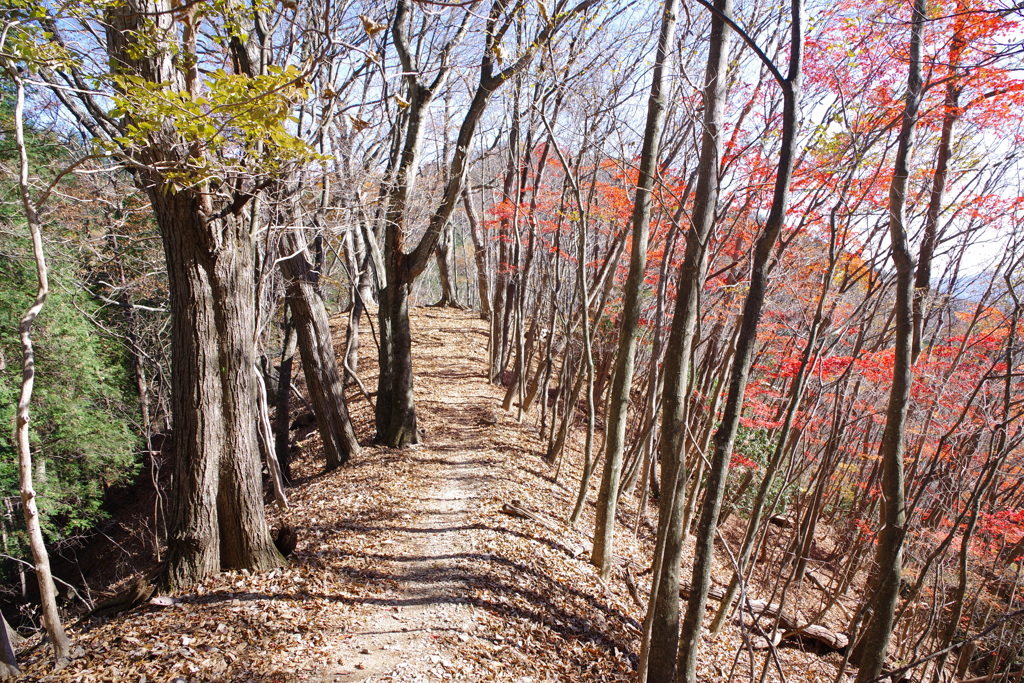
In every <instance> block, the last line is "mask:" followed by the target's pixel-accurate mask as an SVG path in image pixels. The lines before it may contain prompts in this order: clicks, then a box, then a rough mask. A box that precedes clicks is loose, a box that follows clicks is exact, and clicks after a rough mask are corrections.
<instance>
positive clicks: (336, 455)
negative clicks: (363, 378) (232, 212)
mask: <svg viewBox="0 0 1024 683" xmlns="http://www.w3.org/2000/svg"><path fill="white" fill-rule="evenodd" d="M280 251H281V253H282V254H291V257H290V258H287V259H285V260H283V261H281V271H282V273H283V274H284V276H285V291H286V296H287V298H288V308H289V309H291V312H292V324H293V325H294V326H295V330H296V332H297V333H298V345H299V353H300V355H301V356H302V370H303V373H304V374H305V377H306V388H307V389H308V390H309V399H310V402H311V403H312V404H313V413H314V414H315V415H316V422H317V428H318V429H319V430H320V436H321V438H322V440H323V445H324V457H325V459H326V461H327V469H329V470H332V469H335V468H337V467H340V466H341V465H344V464H345V463H346V462H348V460H349V458H351V457H352V456H354V455H357V454H358V453H359V443H358V442H357V441H356V434H355V430H353V428H352V421H351V419H349V414H348V404H347V403H346V401H345V387H344V385H343V384H342V381H341V373H340V372H338V360H337V357H336V356H335V353H334V341H333V336H332V335H331V327H330V323H329V322H328V320H327V309H326V308H324V302H323V299H321V298H320V293H319V292H317V289H316V280H315V273H314V270H313V268H312V266H311V265H310V263H309V261H308V260H307V259H306V239H305V236H304V235H303V233H302V231H301V230H299V229H297V228H294V229H288V230H285V232H284V234H282V235H281V246H280Z"/></svg>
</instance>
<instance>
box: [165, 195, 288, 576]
mask: <svg viewBox="0 0 1024 683" xmlns="http://www.w3.org/2000/svg"><path fill="white" fill-rule="evenodd" d="M151 187H152V188H153V189H151V191H150V193H149V195H150V201H151V202H152V204H153V208H154V210H155V212H156V216H157V223H158V224H159V226H160V232H161V234H162V236H163V243H164V254H165V258H166V260H167V271H168V279H169V284H170V299H171V330H172V331H171V335H172V346H171V363H172V367H173V369H174V372H173V373H172V406H173V408H172V410H173V415H174V496H173V500H172V501H171V505H172V513H171V529H170V532H169V537H168V541H167V546H168V548H167V565H166V569H165V572H166V574H165V578H164V580H165V581H166V583H167V584H168V585H169V586H173V587H187V586H190V585H193V584H194V583H196V582H198V581H200V580H202V579H203V578H205V577H206V576H209V575H211V574H214V573H216V572H218V571H220V569H221V568H222V567H223V568H226V569H229V568H230V569H234V568H238V569H241V568H246V569H268V568H271V567H275V566H279V565H280V564H281V556H280V554H279V553H278V552H277V550H276V549H275V548H274V545H273V543H272V542H271V538H270V530H269V529H268V527H267V523H266V519H265V517H264V515H263V485H262V480H261V477H260V462H259V450H258V447H257V444H256V431H255V428H256V419H257V418H256V411H255V406H254V401H255V398H256V389H255V387H254V386H253V379H254V376H253V371H252V368H253V367H254V363H255V348H254V346H253V343H252V339H253V324H254V309H253V294H252V293H253V291H254V287H255V285H254V282H253V245H252V242H251V240H250V238H249V233H248V230H247V228H246V226H245V222H244V221H242V220H241V219H239V218H237V217H230V216H229V217H226V218H224V219H222V220H220V221H216V222H209V223H207V222H205V221H204V220H203V219H202V218H201V216H202V215H203V213H204V212H203V211H201V208H200V206H199V203H200V201H201V200H200V198H198V197H196V195H194V194H193V193H192V192H190V191H182V192H178V193H174V194H172V193H170V192H167V191H165V190H164V189H163V188H162V187H159V186H157V187H153V186H152V185H151ZM217 242H219V244H218V243H217Z"/></svg>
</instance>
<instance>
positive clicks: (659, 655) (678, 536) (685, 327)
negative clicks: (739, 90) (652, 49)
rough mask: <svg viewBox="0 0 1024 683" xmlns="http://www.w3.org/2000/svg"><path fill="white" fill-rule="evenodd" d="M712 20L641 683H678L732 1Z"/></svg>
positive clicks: (671, 360) (669, 383)
mask: <svg viewBox="0 0 1024 683" xmlns="http://www.w3.org/2000/svg"><path fill="white" fill-rule="evenodd" d="M714 7H715V9H716V12H715V13H713V14H712V16H711V36H710V39H709V43H708V63H707V69H706V70H705V73H704V121H703V134H702V138H701V151H700V162H699V168H698V173H697V185H696V195H695V196H696V199H695V201H694V207H693V218H692V229H691V230H689V231H688V232H687V233H686V252H685V255H684V256H683V264H682V266H681V267H680V271H679V279H678V288H679V291H678V294H677V298H676V306H675V314H674V317H673V318H672V329H671V332H670V333H669V339H668V343H667V344H666V346H665V380H664V382H665V384H664V390H663V393H664V399H663V406H662V427H661V433H662V439H661V452H660V458H661V467H662V475H661V486H662V490H661V496H660V498H659V501H658V535H657V543H656V546H655V551H654V569H653V574H652V577H651V597H650V600H649V601H648V606H647V616H646V618H645V619H644V634H643V642H642V644H641V651H640V672H639V680H640V681H653V682H655V683H671V682H673V681H675V677H676V654H677V652H678V648H679V562H680V558H681V556H682V540H683V530H682V508H683V506H682V493H683V491H684V489H685V485H686V472H685V467H684V465H683V462H682V460H681V455H682V452H683V448H684V446H685V442H684V435H685V425H686V386H687V377H688V375H689V366H690V352H691V346H692V343H693V336H694V330H695V328H696V324H697V305H698V296H699V293H700V290H701V288H702V287H703V285H704V278H705V277H706V275H707V240H708V236H709V234H710V232H711V226H712V224H713V222H714V218H715V210H716V207H717V204H718V189H719V188H718V169H719V162H720V159H721V156H722V140H721V128H722V120H723V116H724V111H725V96H726V92H727V79H726V71H727V65H728V53H729V37H730V30H729V28H728V27H727V26H726V24H725V22H724V21H723V20H722V19H721V16H720V13H721V14H725V15H729V14H731V12H732V1H731V0H715V3H714Z"/></svg>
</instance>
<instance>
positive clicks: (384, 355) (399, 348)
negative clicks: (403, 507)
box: [375, 249, 420, 448]
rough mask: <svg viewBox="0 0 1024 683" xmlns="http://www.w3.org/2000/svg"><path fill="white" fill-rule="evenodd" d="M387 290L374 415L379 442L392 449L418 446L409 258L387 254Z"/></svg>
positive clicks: (381, 309) (396, 252)
mask: <svg viewBox="0 0 1024 683" xmlns="http://www.w3.org/2000/svg"><path fill="white" fill-rule="evenodd" d="M387 253H388V254H389V256H390V257H391V258H389V259H388V263H387V280H388V283H387V286H386V287H384V289H382V290H381V292H380V307H379V308H378V310H377V317H378V321H379V330H380V354H379V361H380V379H379V381H378V383H377V404H376V405H377V409H376V411H375V418H376V426H377V442H378V443H380V444H383V445H385V446H388V447H390V448H404V447H405V446H409V445H412V444H415V443H419V441H420V438H419V433H418V432H417V428H416V404H415V399H414V398H413V390H412V335H411V333H410V330H409V289H410V287H411V282H409V279H408V276H407V275H406V270H405V267H404V265H405V262H406V256H405V254H403V253H401V252H400V250H397V249H393V250H388V251H387Z"/></svg>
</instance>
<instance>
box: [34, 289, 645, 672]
mask: <svg viewBox="0 0 1024 683" xmlns="http://www.w3.org/2000/svg"><path fill="white" fill-rule="evenodd" d="M411 318H412V324H413V339H414V340H415V341H414V356H413V357H414V369H415V372H416V401H417V409H418V410H417V415H418V419H419V423H420V426H421V427H422V429H423V430H424V432H425V440H424V444H423V445H421V446H417V447H414V448H410V449H404V450H390V449H384V448H378V447H374V446H371V445H366V446H365V447H364V448H363V451H362V453H361V454H360V455H359V456H358V457H356V458H354V459H353V460H352V462H350V463H349V464H347V465H346V466H344V467H342V468H339V469H337V470H334V471H331V472H323V470H322V467H323V462H322V459H320V457H319V453H320V447H319V436H318V435H317V434H316V433H315V432H313V433H311V434H308V435H305V436H301V435H300V438H299V441H300V446H301V448H302V457H301V458H300V459H299V461H298V462H297V463H295V467H294V468H293V474H294V479H293V486H291V487H290V488H289V489H288V494H289V497H290V499H291V508H290V509H289V510H288V511H287V512H285V513H280V512H278V511H276V510H275V509H274V508H273V507H268V513H269V514H270V515H271V516H272V517H273V518H274V521H275V525H276V524H279V523H281V522H282V521H284V520H287V522H288V523H289V524H291V525H293V526H294V527H296V528H297V529H298V530H299V543H298V547H297V548H296V550H295V553H294V554H293V555H292V557H291V558H290V559H291V562H290V565H289V566H288V567H284V568H280V569H274V570H272V571H268V572H262V573H255V574H254V573H251V572H246V571H241V572H223V573H221V574H218V575H216V576H214V577H211V578H210V579H208V580H206V581H204V582H203V583H202V584H201V585H199V586H196V587H195V588H194V589H193V590H190V591H189V592H187V593H182V594H177V595H175V596H174V597H175V599H176V602H175V604H174V605H173V606H172V607H169V608H162V609H160V608H145V607H144V608H141V609H138V610H135V611H133V612H129V613H126V614H123V615H119V616H117V617H114V618H112V619H91V620H85V621H84V622H82V623H81V624H80V625H79V626H77V627H76V628H75V630H74V631H73V632H72V634H71V636H72V639H73V641H74V644H75V646H76V648H78V650H77V651H78V652H80V653H81V655H80V656H79V657H77V658H76V659H75V660H74V661H73V662H71V664H70V665H69V666H68V667H67V668H66V669H64V670H63V671H61V672H60V674H59V675H57V676H54V675H52V672H51V670H50V667H49V665H48V662H47V652H46V649H45V648H38V649H36V650H35V651H33V653H32V654H30V655H27V658H26V659H23V662H24V664H25V666H26V670H27V671H28V676H27V677H26V679H27V680H60V681H79V682H82V683H86V682H89V681H107V680H135V681H143V680H145V681H153V680H167V681H170V680H178V681H187V682H189V683H191V682H192V681H274V682H279V681H337V682H339V683H348V682H349V681H405V682H411V681H474V682H475V681H503V682H504V681H514V682H517V683H539V682H540V681H614V680H629V679H630V678H631V676H632V669H633V666H634V664H635V661H636V655H635V652H636V648H637V636H638V634H639V626H640V622H639V620H640V618H641V615H640V612H639V610H638V608H636V606H635V605H633V604H632V602H631V601H630V599H629V596H628V594H627V592H626V591H625V589H624V587H623V586H622V584H621V581H616V582H614V583H613V584H612V585H611V586H605V585H603V584H602V583H601V582H600V581H598V580H597V577H596V574H595V572H594V569H593V567H591V566H590V564H589V563H588V562H587V554H586V550H587V548H589V538H588V534H587V531H588V530H589V528H590V526H591V522H590V521H589V520H587V519H585V520H584V521H583V522H582V523H581V524H580V525H579V527H578V528H575V529H573V528H569V527H567V526H566V525H565V523H564V515H565V513H566V511H567V510H569V509H571V504H572V499H573V498H574V496H575V491H574V490H570V489H568V488H566V487H564V486H563V485H562V484H560V483H559V482H556V481H555V478H554V476H553V475H554V469H553V468H551V467H549V466H548V465H547V464H545V463H544V461H543V459H542V455H543V449H544V444H543V443H542V442H541V441H540V439H539V437H538V431H537V427H536V417H537V416H536V414H534V415H531V416H528V419H527V420H525V421H524V423H523V424H519V423H517V422H516V420H515V419H514V415H511V414H509V413H506V412H505V411H503V410H501V408H500V401H501V397H502V389H501V388H500V387H496V386H493V385H491V384H489V383H488V381H487V378H486V367H485V362H486V355H487V346H486V345H487V330H486V324H485V323H483V322H481V321H480V320H479V319H477V318H476V317H475V316H474V315H473V314H472V313H471V312H453V311H439V310H433V309H422V308H421V309H413V311H412V312H411ZM333 322H335V324H336V325H338V327H341V325H343V324H344V321H343V319H342V318H340V317H339V318H337V319H336V320H334V321H333ZM338 327H336V337H335V339H336V343H337V345H338V347H339V350H340V346H341V342H342V340H343V339H344V334H343V333H341V331H340V330H339V329H338ZM362 346H363V348H362V354H361V360H360V376H361V377H362V379H363V381H364V383H365V385H366V386H367V387H368V388H370V389H371V391H372V389H373V388H374V387H375V384H376V377H375V369H376V362H375V358H373V355H374V354H375V346H374V341H373V338H372V336H371V334H370V332H369V330H368V329H366V330H364V334H363V335H362ZM348 396H349V405H350V408H351V410H352V414H353V421H354V422H355V424H356V431H357V434H359V436H360V439H361V441H362V442H363V443H364V444H368V442H369V441H370V439H371V438H372V434H373V416H372V411H371V410H370V406H369V404H368V403H367V401H366V400H365V398H363V397H362V396H361V395H360V394H359V392H358V391H357V390H356V389H355V388H353V389H352V390H351V392H350V393H349V395H348ZM572 471H573V470H572V464H571V463H570V464H568V465H566V466H565V467H563V470H562V472H563V478H564V480H566V481H572V478H571V477H572ZM510 501H519V502H520V504H521V505H522V506H523V507H525V508H527V509H530V510H532V511H534V512H535V513H537V514H538V515H539V517H540V518H541V522H537V521H531V520H524V519H519V518H513V517H509V516H507V515H504V514H502V513H501V507H502V504H503V503H506V502H510ZM586 514H587V515H591V512H590V509H589V508H588V511H587V513H586ZM632 547H633V545H632V544H630V543H626V542H624V544H623V546H622V548H623V552H624V553H632V552H633V551H632V550H631V548H632ZM128 559H129V560H131V561H132V562H135V567H136V568H138V567H139V566H140V565H141V564H144V563H140V562H138V560H137V559H135V558H128ZM633 559H634V568H641V567H642V566H643V565H644V563H645V562H646V558H643V557H634V558H633ZM149 566H150V567H151V566H152V564H150V565H149ZM141 571H148V569H145V568H144V569H142V570H141ZM130 580H132V577H131V576H125V578H124V580H123V581H124V582H128V581H130ZM97 597H99V596H97Z"/></svg>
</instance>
